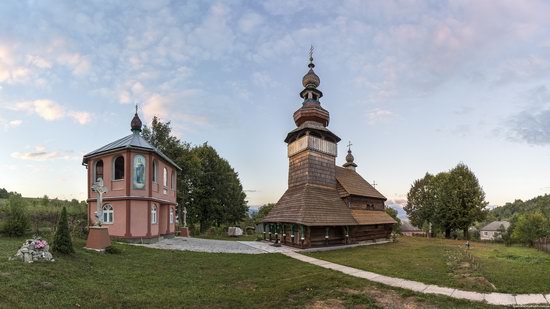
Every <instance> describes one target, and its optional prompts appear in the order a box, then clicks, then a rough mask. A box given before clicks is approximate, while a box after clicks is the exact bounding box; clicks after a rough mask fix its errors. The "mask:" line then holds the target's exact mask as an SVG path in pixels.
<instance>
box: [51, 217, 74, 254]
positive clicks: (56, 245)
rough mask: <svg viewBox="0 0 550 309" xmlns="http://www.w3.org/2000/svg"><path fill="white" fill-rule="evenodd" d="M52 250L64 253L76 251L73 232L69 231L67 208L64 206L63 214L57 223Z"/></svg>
mask: <svg viewBox="0 0 550 309" xmlns="http://www.w3.org/2000/svg"><path fill="white" fill-rule="evenodd" d="M52 250H53V251H56V252H59V253H63V254H71V253H74V249H73V242H72V240H71V232H70V231H69V220H68V218H67V208H65V206H63V210H61V216H60V217H59V222H58V224H57V231H56V232H55V237H54V240H53V245H52Z"/></svg>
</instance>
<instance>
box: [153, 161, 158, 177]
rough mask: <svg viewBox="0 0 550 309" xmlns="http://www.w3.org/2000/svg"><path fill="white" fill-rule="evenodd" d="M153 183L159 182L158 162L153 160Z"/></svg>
mask: <svg viewBox="0 0 550 309" xmlns="http://www.w3.org/2000/svg"><path fill="white" fill-rule="evenodd" d="M153 182H157V160H153Z"/></svg>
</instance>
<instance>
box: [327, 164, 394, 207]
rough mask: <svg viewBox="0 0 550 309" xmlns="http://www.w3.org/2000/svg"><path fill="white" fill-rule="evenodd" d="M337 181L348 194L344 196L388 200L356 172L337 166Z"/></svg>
mask: <svg viewBox="0 0 550 309" xmlns="http://www.w3.org/2000/svg"><path fill="white" fill-rule="evenodd" d="M336 180H337V181H338V183H339V184H340V185H341V186H342V188H343V189H344V190H345V192H346V193H347V195H345V194H344V196H349V195H356V196H365V197H372V198H378V199H383V200H386V197H385V196H383V195H382V193H380V192H378V190H376V189H375V188H374V187H373V186H372V185H371V184H370V183H368V182H367V181H366V180H365V179H363V177H361V175H359V174H358V173H357V172H356V171H354V170H350V169H347V168H343V167H340V166H336Z"/></svg>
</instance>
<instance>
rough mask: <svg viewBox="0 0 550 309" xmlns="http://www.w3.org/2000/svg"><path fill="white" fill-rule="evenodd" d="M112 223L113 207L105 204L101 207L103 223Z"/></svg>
mask: <svg viewBox="0 0 550 309" xmlns="http://www.w3.org/2000/svg"><path fill="white" fill-rule="evenodd" d="M113 221H114V210H113V205H111V204H105V205H103V223H107V224H109V223H113Z"/></svg>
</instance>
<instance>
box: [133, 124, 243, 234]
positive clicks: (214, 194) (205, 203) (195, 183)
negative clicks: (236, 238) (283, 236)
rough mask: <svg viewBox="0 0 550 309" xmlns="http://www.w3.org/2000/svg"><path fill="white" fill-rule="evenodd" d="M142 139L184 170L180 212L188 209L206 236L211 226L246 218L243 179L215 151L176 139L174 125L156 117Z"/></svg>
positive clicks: (179, 189) (189, 219) (189, 215)
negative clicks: (173, 133) (241, 180)
mask: <svg viewBox="0 0 550 309" xmlns="http://www.w3.org/2000/svg"><path fill="white" fill-rule="evenodd" d="M142 136H143V138H145V139H146V140H147V141H148V142H149V143H151V145H153V146H155V147H156V148H158V149H159V150H160V151H162V152H163V153H164V154H165V155H167V156H168V157H170V158H171V159H172V160H174V162H175V163H176V164H177V165H178V166H180V167H181V168H182V172H181V175H180V177H178V183H177V187H178V195H177V201H178V205H179V208H180V209H179V210H178V211H179V213H180V214H181V213H182V209H183V207H186V208H187V211H188V215H187V218H188V221H189V223H190V224H193V223H200V227H201V232H204V231H206V229H208V228H209V227H210V226H211V225H217V226H219V225H220V224H236V223H237V222H239V221H241V220H242V219H243V218H244V217H245V216H246V214H247V211H248V206H247V205H246V200H245V199H246V195H245V193H244V191H243V188H242V184H241V182H240V180H239V175H238V173H237V172H235V170H234V169H233V168H232V167H231V165H230V164H229V162H227V160H225V159H223V158H221V157H220V156H219V155H218V153H217V152H216V150H215V149H214V148H212V147H211V146H209V145H208V144H206V143H205V144H203V145H200V146H195V147H191V146H190V145H189V144H188V143H185V142H182V141H180V140H179V139H178V138H176V137H174V136H173V135H172V128H171V126H170V122H166V123H163V122H162V121H160V120H159V119H158V118H156V117H154V118H153V121H152V123H151V127H150V128H149V127H147V126H146V127H145V128H144V129H143V131H142ZM179 218H180V220H182V218H183V216H182V215H180V216H179Z"/></svg>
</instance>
